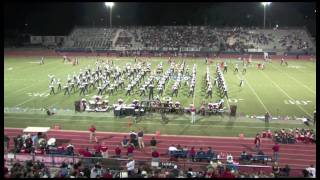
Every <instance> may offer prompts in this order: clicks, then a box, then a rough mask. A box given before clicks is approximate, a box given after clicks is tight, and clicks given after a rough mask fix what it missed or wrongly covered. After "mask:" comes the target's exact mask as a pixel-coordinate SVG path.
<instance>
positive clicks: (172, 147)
mask: <svg viewBox="0 0 320 180" xmlns="http://www.w3.org/2000/svg"><path fill="white" fill-rule="evenodd" d="M177 150H178V149H177V148H176V147H174V146H170V147H169V151H177Z"/></svg>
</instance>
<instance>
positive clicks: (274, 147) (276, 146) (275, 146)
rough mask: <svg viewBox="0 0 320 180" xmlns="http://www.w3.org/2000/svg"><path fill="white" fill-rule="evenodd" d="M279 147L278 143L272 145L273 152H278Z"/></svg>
mask: <svg viewBox="0 0 320 180" xmlns="http://www.w3.org/2000/svg"><path fill="white" fill-rule="evenodd" d="M279 149H280V146H279V144H275V145H274V146H273V147H272V150H273V152H279Z"/></svg>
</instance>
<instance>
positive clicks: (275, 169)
mask: <svg viewBox="0 0 320 180" xmlns="http://www.w3.org/2000/svg"><path fill="white" fill-rule="evenodd" d="M272 172H273V174H274V176H275V177H276V178H277V177H279V174H280V167H279V164H278V162H274V163H273V165H272Z"/></svg>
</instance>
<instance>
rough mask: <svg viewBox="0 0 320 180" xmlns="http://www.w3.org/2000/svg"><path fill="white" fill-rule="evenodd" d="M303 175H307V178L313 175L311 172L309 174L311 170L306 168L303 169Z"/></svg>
mask: <svg viewBox="0 0 320 180" xmlns="http://www.w3.org/2000/svg"><path fill="white" fill-rule="evenodd" d="M302 175H303V177H305V178H308V177H311V176H310V174H309V171H308V170H306V169H304V170H302Z"/></svg>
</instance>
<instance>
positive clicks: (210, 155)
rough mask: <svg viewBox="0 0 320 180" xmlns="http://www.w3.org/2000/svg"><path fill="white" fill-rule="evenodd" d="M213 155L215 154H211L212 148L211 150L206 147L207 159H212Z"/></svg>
mask: <svg viewBox="0 0 320 180" xmlns="http://www.w3.org/2000/svg"><path fill="white" fill-rule="evenodd" d="M214 154H215V153H214V152H213V150H212V148H211V147H208V151H207V153H206V155H207V156H208V157H210V158H212V157H213V156H214Z"/></svg>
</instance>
